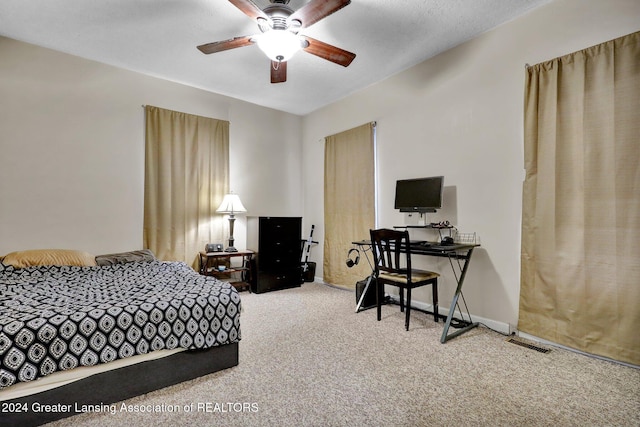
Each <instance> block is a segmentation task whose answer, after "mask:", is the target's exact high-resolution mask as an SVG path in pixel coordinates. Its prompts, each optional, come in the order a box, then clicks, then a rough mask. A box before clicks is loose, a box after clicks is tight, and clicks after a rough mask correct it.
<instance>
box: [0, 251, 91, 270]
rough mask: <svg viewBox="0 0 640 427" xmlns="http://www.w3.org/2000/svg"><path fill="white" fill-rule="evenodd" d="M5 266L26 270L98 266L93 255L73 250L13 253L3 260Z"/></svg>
mask: <svg viewBox="0 0 640 427" xmlns="http://www.w3.org/2000/svg"><path fill="white" fill-rule="evenodd" d="M2 263H3V264H4V265H11V266H13V267H14V268H25V267H31V266H35V265H76V266H80V267H83V266H90V265H96V259H95V257H94V256H93V255H91V254H89V253H87V252H83V251H76V250H72V249H31V250H27V251H18V252H11V253H10V254H7V255H5V257H4V259H3V260H2Z"/></svg>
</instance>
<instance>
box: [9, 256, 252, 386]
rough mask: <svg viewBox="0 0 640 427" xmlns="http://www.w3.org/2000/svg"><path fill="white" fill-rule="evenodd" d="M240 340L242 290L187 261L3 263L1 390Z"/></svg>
mask: <svg viewBox="0 0 640 427" xmlns="http://www.w3.org/2000/svg"><path fill="white" fill-rule="evenodd" d="M239 340H240V297H239V295H238V292H237V291H236V290H235V288H234V287H233V286H231V285H229V284H228V283H225V282H221V281H219V280H217V279H215V278H213V277H207V276H202V275H200V274H198V273H196V272H195V271H193V270H192V269H191V268H190V267H188V266H187V265H186V264H185V263H180V262H160V261H153V262H133V263H127V264H116V265H111V266H103V267H65V266H63V267H60V266H53V267H52V266H48V267H29V268H24V269H14V268H13V267H6V266H2V265H1V264H0V389H2V388H5V387H9V386H11V385H13V384H15V383H17V382H22V381H31V380H34V379H37V378H39V377H42V376H45V375H49V374H51V373H53V372H55V371H59V370H67V369H73V368H75V367H78V366H92V365H96V364H99V363H106V362H110V361H113V360H115V359H121V358H125V357H129V356H133V355H136V354H145V353H148V352H150V351H154V350H160V349H174V348H177V347H182V348H187V349H196V348H208V347H212V346H217V345H224V344H229V343H233V342H238V341H239Z"/></svg>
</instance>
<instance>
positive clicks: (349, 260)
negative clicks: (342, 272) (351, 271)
mask: <svg viewBox="0 0 640 427" xmlns="http://www.w3.org/2000/svg"><path fill="white" fill-rule="evenodd" d="M353 253H355V254H356V257H355V258H351V254H353ZM359 262H360V251H359V250H358V249H356V248H351V249H349V253H348V254H347V267H349V268H351V267H353V266H354V265H358V263H359Z"/></svg>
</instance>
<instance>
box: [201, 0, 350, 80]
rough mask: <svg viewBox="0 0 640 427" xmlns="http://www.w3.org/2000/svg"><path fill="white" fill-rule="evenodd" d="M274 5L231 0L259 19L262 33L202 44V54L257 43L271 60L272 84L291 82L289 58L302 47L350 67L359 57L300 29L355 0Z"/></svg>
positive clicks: (276, 1)
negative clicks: (288, 66) (297, 5)
mask: <svg viewBox="0 0 640 427" xmlns="http://www.w3.org/2000/svg"><path fill="white" fill-rule="evenodd" d="M269 1H270V3H271V4H270V5H269V6H267V7H265V8H264V9H260V8H259V7H258V6H256V4H255V3H253V1H251V0H229V2H231V3H232V4H233V5H234V6H235V7H237V8H238V9H240V10H241V11H242V12H243V13H244V14H245V15H247V16H248V17H249V18H251V19H253V20H255V21H256V23H257V24H258V28H259V29H260V33H259V34H256V35H251V36H241V37H234V38H232V39H229V40H223V41H219V42H213V43H207V44H203V45H200V46H198V49H199V50H200V51H201V52H202V53H206V54H210V53H216V52H221V51H223V50H228V49H235V48H238V47H243V46H249V45H252V44H254V43H257V44H258V46H259V47H260V49H261V50H262V51H263V52H264V53H265V54H266V55H267V56H268V57H269V59H271V83H282V82H285V81H287V60H289V59H290V58H291V57H292V56H293V55H294V54H295V53H296V52H297V51H298V50H300V49H302V50H304V51H305V52H308V53H310V54H312V55H316V56H318V57H320V58H323V59H326V60H327V61H331V62H334V63H336V64H339V65H342V66H343V67H347V66H348V65H349V64H351V61H353V59H354V58H355V57H356V55H355V53H351V52H348V51H346V50H344V49H340V48H338V47H336V46H332V45H330V44H327V43H324V42H321V41H319V40H316V39H313V38H311V37H308V36H304V35H298V32H299V31H300V30H302V29H304V28H307V27H309V26H311V25H313V24H315V23H316V22H318V21H319V20H321V19H323V18H326V17H327V16H329V15H331V14H332V13H334V12H337V11H338V10H340V9H342V8H343V7H345V6H347V5H348V4H349V3H351V0H311V1H309V3H307V4H305V5H304V6H302V7H301V8H300V9H298V10H293V9H291V8H290V7H289V6H288V4H289V0H269Z"/></svg>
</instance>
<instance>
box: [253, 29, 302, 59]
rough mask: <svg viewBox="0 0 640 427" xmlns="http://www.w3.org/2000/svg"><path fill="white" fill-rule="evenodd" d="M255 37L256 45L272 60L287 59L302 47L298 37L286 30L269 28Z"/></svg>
mask: <svg viewBox="0 0 640 427" xmlns="http://www.w3.org/2000/svg"><path fill="white" fill-rule="evenodd" d="M256 38H257V42H258V47H259V48H260V49H261V50H262V51H263V52H264V53H265V55H267V56H268V57H269V59H271V60H272V61H278V62H281V61H288V60H289V58H291V57H292V56H293V55H294V54H295V53H296V52H297V51H299V50H300V48H301V47H302V45H301V43H300V38H299V37H298V36H296V35H295V34H293V33H292V32H291V31H287V30H269V31H267V32H266V33H263V34H260V35H259V36H257V37H256Z"/></svg>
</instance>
